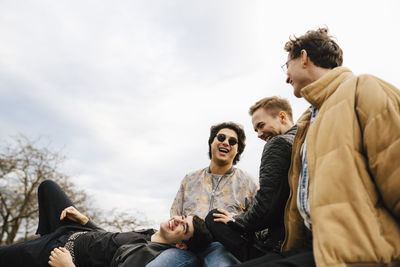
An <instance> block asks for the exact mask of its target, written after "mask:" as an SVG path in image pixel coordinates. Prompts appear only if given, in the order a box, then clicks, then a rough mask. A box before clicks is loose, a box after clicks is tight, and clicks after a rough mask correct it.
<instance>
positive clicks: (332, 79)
mask: <svg viewBox="0 0 400 267" xmlns="http://www.w3.org/2000/svg"><path fill="white" fill-rule="evenodd" d="M351 76H353V73H352V72H351V70H349V69H348V68H345V67H336V68H334V69H332V70H330V71H329V72H328V73H326V74H325V75H323V76H322V77H321V78H319V79H318V80H316V81H314V82H313V83H311V84H309V85H307V86H306V87H304V88H303V89H302V90H301V92H300V94H301V95H302V96H303V97H304V98H305V99H306V100H307V101H308V102H309V103H310V104H311V105H313V106H314V107H316V108H317V109H319V108H320V107H321V106H322V104H323V103H324V102H325V100H326V99H328V98H329V97H330V96H331V95H332V94H333V93H334V92H335V91H336V89H337V88H338V87H339V85H340V84H341V83H342V82H343V81H344V80H346V79H348V78H349V77H351Z"/></svg>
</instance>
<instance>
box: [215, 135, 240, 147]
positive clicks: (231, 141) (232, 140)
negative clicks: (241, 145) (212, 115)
mask: <svg viewBox="0 0 400 267" xmlns="http://www.w3.org/2000/svg"><path fill="white" fill-rule="evenodd" d="M217 139H218V141H220V142H221V143H222V142H224V141H225V139H226V135H224V134H219V135H217ZM228 143H229V145H230V146H234V145H236V144H237V143H238V140H236V138H234V137H229V139H228Z"/></svg>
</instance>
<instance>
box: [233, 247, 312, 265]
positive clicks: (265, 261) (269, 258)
mask: <svg viewBox="0 0 400 267" xmlns="http://www.w3.org/2000/svg"><path fill="white" fill-rule="evenodd" d="M235 266H237V267H253V266H257V267H283V266H292V267H315V262H314V254H313V251H312V249H300V250H292V251H285V252H282V253H278V252H268V253H267V254H265V255H264V256H262V257H259V258H256V259H253V260H251V261H247V262H243V263H241V264H238V265H235Z"/></svg>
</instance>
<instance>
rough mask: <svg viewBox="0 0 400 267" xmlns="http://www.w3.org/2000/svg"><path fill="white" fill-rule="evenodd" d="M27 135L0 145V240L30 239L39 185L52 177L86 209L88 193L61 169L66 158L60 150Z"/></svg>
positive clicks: (3, 241)
mask: <svg viewBox="0 0 400 267" xmlns="http://www.w3.org/2000/svg"><path fill="white" fill-rule="evenodd" d="M38 142H39V140H37V141H35V142H33V141H30V140H28V139H27V138H26V137H24V136H18V137H15V138H14V139H13V142H12V143H11V144H6V145H5V146H4V147H0V224H1V225H2V226H1V229H0V242H2V243H5V244H11V243H13V242H14V240H15V238H16V237H17V235H18V236H22V237H23V239H28V238H29V237H30V236H32V235H33V234H34V233H35V230H36V226H37V219H38V205H37V188H38V186H39V184H40V183H41V182H42V181H44V180H46V179H52V180H54V181H56V182H57V183H59V184H60V186H61V187H62V188H63V189H64V190H65V191H66V192H67V194H68V195H69V196H70V197H71V199H72V200H73V202H74V203H76V204H77V206H83V207H81V208H82V209H83V210H85V208H84V202H85V201H86V199H87V195H86V194H85V192H84V191H82V190H77V189H76V188H75V186H74V185H73V184H72V182H70V181H69V177H68V176H67V175H65V174H62V173H60V172H59V171H58V168H59V165H60V163H62V161H63V160H64V158H63V157H61V156H60V155H59V154H58V153H54V152H51V151H50V150H48V149H47V148H46V147H40V146H39V145H38V144H37V143H38Z"/></svg>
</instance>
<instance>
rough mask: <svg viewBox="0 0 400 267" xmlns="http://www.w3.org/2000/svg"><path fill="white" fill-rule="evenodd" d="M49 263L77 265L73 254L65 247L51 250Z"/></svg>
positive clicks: (68, 265) (71, 266) (53, 264)
mask: <svg viewBox="0 0 400 267" xmlns="http://www.w3.org/2000/svg"><path fill="white" fill-rule="evenodd" d="M48 263H49V265H50V266H52V267H75V264H74V263H73V262H72V257H71V254H70V253H69V251H68V250H67V249H65V248H63V247H59V248H55V249H53V250H52V251H51V253H50V257H49V261H48Z"/></svg>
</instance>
